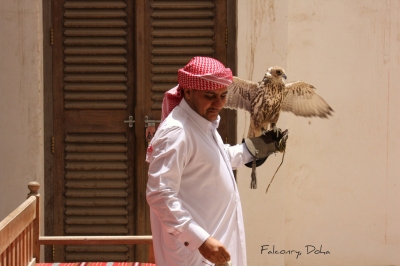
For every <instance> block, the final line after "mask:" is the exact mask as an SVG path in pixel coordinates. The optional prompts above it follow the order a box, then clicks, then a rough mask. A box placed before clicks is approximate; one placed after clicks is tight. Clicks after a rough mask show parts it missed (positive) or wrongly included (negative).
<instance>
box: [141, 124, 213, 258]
mask: <svg viewBox="0 0 400 266" xmlns="http://www.w3.org/2000/svg"><path fill="white" fill-rule="evenodd" d="M149 149H150V150H151V153H150V154H149V151H148V162H149V163H150V165H149V172H148V177H149V179H148V182H147V191H146V198H147V202H148V204H149V206H150V208H151V209H152V210H153V211H154V212H155V214H156V215H157V216H158V218H159V220H160V222H161V224H162V226H163V228H164V230H165V231H166V232H167V233H169V234H172V235H174V236H175V237H176V238H177V239H178V240H179V241H180V242H181V243H182V244H183V245H185V246H186V247H187V248H188V249H189V250H191V251H192V252H193V251H195V250H196V249H198V248H199V247H200V245H201V244H203V243H204V241H205V240H206V239H207V238H208V237H209V236H210V235H209V233H207V232H206V231H205V230H204V229H203V228H201V227H200V226H199V225H198V224H197V223H196V222H195V221H193V219H192V216H191V215H190V213H189V212H188V211H187V210H185V209H184V208H183V206H182V201H181V199H180V198H179V189H180V182H181V177H182V172H183V170H184V168H185V165H186V164H187V162H188V161H189V159H190V149H191V145H190V143H189V142H188V141H187V138H186V136H185V131H184V130H183V128H181V127H178V126H175V127H172V128H168V129H162V130H160V131H159V132H157V133H156V136H155V137H154V139H153V141H152V143H151V146H150V147H149Z"/></svg>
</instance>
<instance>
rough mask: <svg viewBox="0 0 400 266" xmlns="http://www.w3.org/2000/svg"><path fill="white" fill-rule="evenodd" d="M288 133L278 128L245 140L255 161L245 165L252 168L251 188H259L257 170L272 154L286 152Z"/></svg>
mask: <svg viewBox="0 0 400 266" xmlns="http://www.w3.org/2000/svg"><path fill="white" fill-rule="evenodd" d="M288 133H289V132H288V130H287V129H286V130H285V131H283V132H282V130H281V129H279V128H277V129H276V130H270V131H264V132H263V134H262V135H261V136H259V137H254V138H246V139H244V140H243V142H244V143H245V145H246V148H247V150H248V151H249V152H250V154H251V155H253V161H252V162H250V163H247V164H245V165H246V166H247V167H251V168H252V173H251V177H252V180H251V184H250V187H251V188H257V179H256V170H255V168H256V167H258V166H260V165H262V164H263V163H264V162H265V161H266V160H267V158H268V156H270V155H271V154H273V153H277V152H283V151H284V150H285V148H286V141H287V138H288Z"/></svg>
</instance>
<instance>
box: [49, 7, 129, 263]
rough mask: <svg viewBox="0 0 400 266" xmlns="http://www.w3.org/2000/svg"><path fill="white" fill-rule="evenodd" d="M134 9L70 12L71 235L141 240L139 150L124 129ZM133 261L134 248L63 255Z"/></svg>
mask: <svg viewBox="0 0 400 266" xmlns="http://www.w3.org/2000/svg"><path fill="white" fill-rule="evenodd" d="M127 8H128V5H127V3H126V1H123V0H122V1H121V0H119V1H118V0H117V1H77V0H65V1H63V4H62V14H63V16H62V29H61V32H62V40H61V45H60V48H61V49H62V52H63V53H62V59H63V60H62V61H63V64H62V74H63V75H62V83H60V84H61V86H60V88H58V89H59V90H62V94H60V96H61V97H62V100H60V102H61V103H62V106H61V107H59V108H58V109H57V106H56V109H57V110H60V109H62V111H61V112H62V117H63V119H64V120H63V122H64V124H63V147H64V152H63V155H62V156H63V162H64V169H63V173H62V176H63V180H62V181H61V182H60V181H58V182H59V183H61V185H62V186H63V189H62V197H63V198H62V200H63V204H62V207H63V212H62V215H63V224H62V225H59V226H62V228H61V231H62V233H63V234H64V235H70V236H73V235H129V234H133V230H132V229H133V222H132V220H133V211H132V210H133V208H132V205H133V196H132V194H133V184H132V181H131V180H132V178H133V176H132V172H133V171H129V167H131V168H132V166H129V164H128V162H129V161H130V162H129V163H130V164H132V161H133V158H132V156H131V157H130V158H129V156H128V155H129V154H131V155H132V153H129V149H128V147H129V148H131V149H132V143H129V141H128V140H129V139H131V138H130V137H129V136H128V134H130V132H129V128H128V125H127V124H124V123H123V120H124V119H127V118H128V114H129V109H132V108H129V107H128V105H133V104H132V103H133V99H128V87H129V82H131V83H132V81H129V78H128V77H129V74H128V71H131V72H133V69H128V65H129V64H128V50H129V49H130V48H129V47H130V45H131V44H129V43H128V42H129V41H128V17H127V16H128V15H127V14H128V12H127ZM130 42H132V41H130ZM131 46H132V45H131ZM132 57H133V56H132ZM131 60H132V59H131ZM131 76H133V75H131ZM59 196H61V195H59ZM59 207H61V206H59ZM132 254H133V253H132V248H131V247H128V246H126V245H109V246H75V245H72V246H66V247H65V248H63V249H62V251H61V260H62V261H129V260H132Z"/></svg>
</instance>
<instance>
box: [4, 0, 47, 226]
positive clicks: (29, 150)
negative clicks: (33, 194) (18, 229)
mask: <svg viewBox="0 0 400 266" xmlns="http://www.w3.org/2000/svg"><path fill="white" fill-rule="evenodd" d="M42 33H43V32H42V1H41V0H24V1H11V0H2V1H1V2H0V189H1V192H0V220H2V219H3V218H4V217H6V216H7V215H8V214H9V213H10V212H11V211H12V210H14V209H15V208H16V207H17V206H18V205H19V204H21V203H22V201H23V200H24V199H25V198H26V195H27V194H28V188H27V185H28V183H29V182H30V181H34V180H36V181H38V182H39V183H41V184H43V169H44V167H43V82H42V81H43V78H42V76H43V71H42V62H43V52H42V46H43V34H42ZM42 195H43V193H42ZM42 203H43V201H42Z"/></svg>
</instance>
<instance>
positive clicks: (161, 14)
mask: <svg viewBox="0 0 400 266" xmlns="http://www.w3.org/2000/svg"><path fill="white" fill-rule="evenodd" d="M150 8H151V10H150V14H151V15H150V16H151V18H150V24H149V28H148V31H149V32H150V33H151V36H150V47H151V55H150V56H151V66H150V67H151V99H152V105H151V109H152V111H153V113H154V116H158V117H159V116H160V110H161V104H162V99H163V97H164V92H165V91H167V90H169V89H171V88H173V87H174V86H176V84H177V71H178V69H179V68H182V67H183V66H184V65H186V64H187V63H188V62H189V60H190V59H191V58H193V57H194V56H208V57H214V58H216V59H218V60H220V61H221V62H223V63H224V64H226V46H227V43H226V42H227V39H226V38H227V27H226V8H227V7H226V1H225V0H208V1H191V0H186V1H176V0H174V1H172V0H170V1H165V0H153V1H151V6H150ZM222 115H223V116H225V111H224V112H223V113H222ZM221 128H223V127H221ZM219 131H220V133H221V135H223V137H224V136H226V131H225V130H224V129H223V130H219ZM224 139H225V138H224Z"/></svg>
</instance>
